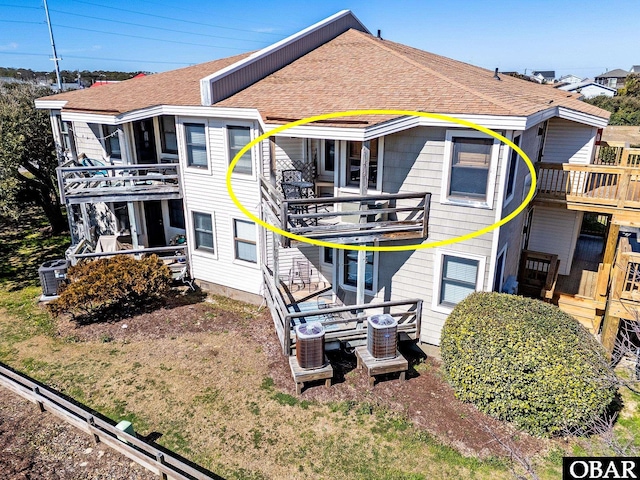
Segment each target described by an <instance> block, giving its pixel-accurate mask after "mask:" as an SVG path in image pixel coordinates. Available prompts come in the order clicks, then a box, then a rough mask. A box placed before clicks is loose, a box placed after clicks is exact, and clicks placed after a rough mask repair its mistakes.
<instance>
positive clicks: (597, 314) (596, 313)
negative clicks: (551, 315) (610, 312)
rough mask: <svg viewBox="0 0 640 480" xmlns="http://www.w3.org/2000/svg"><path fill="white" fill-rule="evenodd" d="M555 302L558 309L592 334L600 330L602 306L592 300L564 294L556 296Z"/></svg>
mask: <svg viewBox="0 0 640 480" xmlns="http://www.w3.org/2000/svg"><path fill="white" fill-rule="evenodd" d="M555 301H556V302H557V305H558V308H560V310H562V311H563V312H565V313H568V314H569V315H571V316H572V317H573V318H575V319H576V320H578V321H579V322H580V323H581V324H582V325H583V326H584V327H585V328H586V329H587V330H589V331H590V332H591V333H592V334H594V335H595V334H597V333H598V330H600V323H601V322H602V315H603V313H604V312H603V311H602V309H603V308H604V305H602V303H601V302H598V301H596V300H594V299H593V298H587V297H581V296H579V295H570V294H566V293H559V294H556V298H555Z"/></svg>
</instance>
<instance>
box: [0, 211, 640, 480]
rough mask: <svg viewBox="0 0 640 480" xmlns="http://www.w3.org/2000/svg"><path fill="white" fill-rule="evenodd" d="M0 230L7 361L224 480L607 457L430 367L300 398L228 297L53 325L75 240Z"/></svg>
mask: <svg viewBox="0 0 640 480" xmlns="http://www.w3.org/2000/svg"><path fill="white" fill-rule="evenodd" d="M0 235H1V236H2V237H3V238H0V248H1V249H2V253H3V255H2V257H0V272H1V275H2V277H1V278H0V361H2V362H5V363H7V364H9V365H11V366H12V367H14V368H16V369H18V370H20V371H23V372H24V373H26V374H28V375H30V376H32V377H34V378H36V379H38V380H40V381H43V382H45V383H47V384H49V385H51V386H52V387H54V388H57V389H59V390H61V391H63V392H64V393H66V394H67V395H70V396H72V397H74V398H75V399H77V400H78V401H80V402H83V403H85V404H86V405H88V406H90V407H92V408H94V409H96V410H98V411H100V412H102V413H104V414H105V415H107V416H109V417H110V418H112V419H114V420H121V419H128V420H130V421H132V423H133V425H134V427H135V429H136V431H137V432H138V433H140V434H143V435H150V434H152V435H153V436H154V437H158V440H157V442H158V443H160V444H162V445H164V446H166V447H168V448H170V449H172V450H175V451H176V452H178V453H180V454H181V455H184V456H185V457H187V458H189V459H191V460H193V461H195V462H197V463H199V464H201V465H203V466H204V467H206V468H209V469H211V470H212V471H214V472H216V473H218V474H220V475H222V476H224V477H227V478H234V479H262V478H362V479H404V478H406V479H423V478H424V479H428V478H460V479H462V478H464V479H466V478H477V479H489V478H491V479H501V478H513V472H512V471H511V467H513V465H511V464H510V461H509V460H508V458H507V457H508V455H507V454H506V452H505V451H504V450H502V449H501V448H500V447H499V446H498V445H497V443H498V442H497V441H496V438H500V439H513V441H514V442H515V445H516V447H515V448H518V449H520V450H521V451H523V452H525V453H526V454H527V455H528V456H530V457H532V458H533V461H534V463H535V467H536V470H537V471H538V474H539V475H540V476H541V477H542V478H558V477H559V476H560V468H561V461H562V460H561V459H562V454H563V452H569V453H572V452H575V453H583V454H587V453H589V454H591V453H593V452H596V451H597V452H604V450H603V449H604V447H603V446H602V443H601V442H599V441H598V440H597V439H595V440H589V441H581V442H580V443H578V442H572V443H563V442H560V441H541V440H537V439H532V438H530V437H528V436H526V435H514V431H513V429H512V428H511V427H510V426H509V425H505V424H502V423H500V422H496V421H494V420H492V419H488V418H486V417H485V416H483V415H481V414H478V412H477V411H475V409H473V408H471V407H470V406H468V405H462V404H459V403H457V401H456V400H455V399H454V398H453V395H452V393H451V391H450V389H448V387H447V386H446V384H445V383H444V381H443V380H442V375H441V373H440V369H439V365H438V364H437V363H434V362H431V361H427V362H417V363H414V364H413V368H412V369H411V371H410V375H409V380H408V381H407V382H400V381H398V380H396V379H390V380H386V381H383V382H381V383H380V384H378V385H376V386H375V387H374V388H373V389H370V388H369V387H368V386H367V380H366V378H365V375H364V374H363V372H359V371H357V370H354V369H353V365H354V362H353V361H352V359H350V358H340V359H338V358H336V359H335V361H336V363H337V365H338V370H339V371H340V372H342V373H341V374H340V375H338V379H337V382H336V384H335V385H334V386H332V387H331V388H326V387H324V386H312V387H311V388H309V389H307V390H305V391H304V392H303V394H302V395H301V396H300V397H297V396H295V388H294V385H293V382H292V380H291V377H290V376H289V373H288V365H287V361H286V358H284V357H283V356H282V354H281V353H280V351H279V345H278V342H277V338H276V335H275V332H274V330H273V326H272V321H271V319H270V317H269V314H268V312H266V311H265V310H264V309H262V310H259V309H258V308H257V307H255V306H251V305H246V304H242V303H239V302H234V301H230V300H228V299H226V298H221V297H210V298H208V299H206V300H205V301H203V300H202V298H201V297H199V296H197V295H196V296H191V297H190V296H186V297H184V296H183V297H179V298H178V299H176V301H174V302H171V303H170V304H168V305H166V306H165V308H162V309H160V310H158V311H155V312H148V313H145V314H142V315H139V316H137V317H134V318H130V319H126V320H122V321H119V322H114V323H102V324H97V325H88V326H82V327H78V326H76V325H75V324H73V323H71V322H69V321H66V320H61V321H53V320H52V319H51V318H50V316H49V315H48V314H47V313H46V311H45V310H44V309H43V308H42V307H41V306H39V305H38V304H37V298H38V297H39V294H40V290H39V288H38V287H37V267H38V265H39V264H40V263H41V262H42V261H44V260H46V259H51V258H59V257H60V256H61V253H62V252H63V250H64V248H65V246H66V239H65V238H66V237H53V236H51V235H49V234H48V233H47V230H46V229H44V228H43V225H41V224H39V223H38V221H37V218H35V217H34V216H30V217H29V223H25V224H22V226H21V227H20V229H17V227H15V226H14V227H13V228H3V229H2V231H0ZM39 245H42V246H39ZM623 395H624V400H625V402H626V404H627V408H626V409H625V410H624V411H623V415H622V416H621V420H620V421H619V425H618V427H617V428H618V430H619V433H618V434H619V435H621V436H633V435H635V433H637V432H638V431H640V422H639V420H638V419H639V418H640V411H638V405H639V404H640V398H639V397H638V396H637V395H632V394H630V393H629V392H624V393H623ZM636 438H637V437H636ZM515 468H516V469H519V471H521V467H519V466H518V465H516V466H515Z"/></svg>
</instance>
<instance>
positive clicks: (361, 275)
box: [356, 140, 370, 313]
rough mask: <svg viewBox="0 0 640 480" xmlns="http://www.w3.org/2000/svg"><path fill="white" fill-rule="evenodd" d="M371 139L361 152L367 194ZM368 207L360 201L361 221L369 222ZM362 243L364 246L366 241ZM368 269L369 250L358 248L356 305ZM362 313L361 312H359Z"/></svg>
mask: <svg viewBox="0 0 640 480" xmlns="http://www.w3.org/2000/svg"><path fill="white" fill-rule="evenodd" d="M369 157H370V150H369V140H367V141H365V142H362V150H361V152H360V195H361V196H364V195H366V194H367V189H368V188H369ZM366 208H367V203H366V202H360V223H361V224H362V223H367V216H366V215H364V214H363V212H364V210H365V209H366ZM360 245H362V246H364V243H361V244H360ZM366 271H367V252H365V251H364V250H358V272H357V280H356V305H363V304H364V288H365V283H366ZM358 313H360V312H358Z"/></svg>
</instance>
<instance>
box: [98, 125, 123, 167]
mask: <svg viewBox="0 0 640 480" xmlns="http://www.w3.org/2000/svg"><path fill="white" fill-rule="evenodd" d="M102 134H103V135H104V149H105V151H106V152H107V155H108V156H109V157H111V159H116V160H121V159H122V151H121V150H120V136H119V133H118V127H117V126H115V125H103V126H102Z"/></svg>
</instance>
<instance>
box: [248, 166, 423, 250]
mask: <svg viewBox="0 0 640 480" xmlns="http://www.w3.org/2000/svg"><path fill="white" fill-rule="evenodd" d="M300 183H303V182H300ZM285 188H286V187H285ZM260 197H261V206H262V212H263V215H264V218H265V221H267V222H269V223H270V224H272V225H274V226H276V227H278V228H280V229H281V230H284V231H285V232H288V233H292V234H296V235H301V236H305V237H307V238H312V239H316V240H322V241H327V242H333V243H343V244H346V243H366V242H373V241H376V240H378V241H389V240H411V239H418V240H421V239H425V238H427V235H428V223H429V206H430V202H431V194H430V193H427V192H420V193H393V194H382V193H380V194H379V193H376V194H372V195H365V196H361V195H351V194H343V195H340V196H328V197H320V198H313V197H304V196H303V195H299V194H298V195H291V194H287V192H285V194H283V193H282V192H281V191H280V190H279V189H278V188H277V187H275V186H274V185H272V184H271V183H270V182H269V181H268V180H267V179H265V178H261V179H260ZM281 243H282V246H290V245H291V240H290V239H289V238H286V237H282V238H281Z"/></svg>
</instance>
